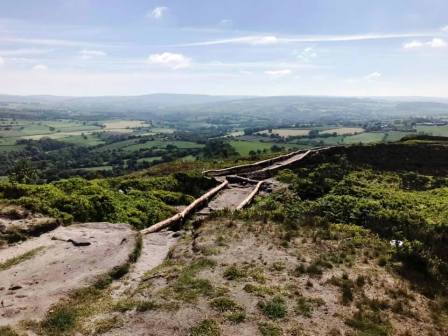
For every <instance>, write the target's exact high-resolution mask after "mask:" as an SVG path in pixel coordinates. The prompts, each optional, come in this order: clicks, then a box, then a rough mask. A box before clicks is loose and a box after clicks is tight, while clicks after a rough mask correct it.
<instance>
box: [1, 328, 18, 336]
mask: <svg viewBox="0 0 448 336" xmlns="http://www.w3.org/2000/svg"><path fill="white" fill-rule="evenodd" d="M0 335H1V336H19V334H17V333H16V332H15V331H14V330H12V329H11V328H10V327H0Z"/></svg>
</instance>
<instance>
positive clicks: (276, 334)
mask: <svg viewBox="0 0 448 336" xmlns="http://www.w3.org/2000/svg"><path fill="white" fill-rule="evenodd" d="M258 330H259V331H260V333H261V335H262V336H282V335H283V332H282V329H280V327H278V326H276V325H274V324H272V323H269V322H261V323H259V324H258Z"/></svg>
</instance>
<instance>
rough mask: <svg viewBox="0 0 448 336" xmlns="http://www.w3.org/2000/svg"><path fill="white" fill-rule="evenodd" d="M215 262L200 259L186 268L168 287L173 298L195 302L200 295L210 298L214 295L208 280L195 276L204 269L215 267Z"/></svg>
mask: <svg viewBox="0 0 448 336" xmlns="http://www.w3.org/2000/svg"><path fill="white" fill-rule="evenodd" d="M215 264H216V263H215V262H214V261H212V260H210V259H206V258H201V259H197V260H195V261H193V262H192V263H191V264H190V265H188V266H186V267H185V268H184V269H183V270H182V271H181V273H180V274H179V277H178V278H177V279H176V281H175V282H174V284H172V286H170V287H169V290H170V291H171V292H172V294H173V295H174V298H176V299H178V300H181V301H186V302H192V301H195V300H196V299H197V298H198V297H199V296H200V295H205V296H211V295H212V294H213V293H214V288H213V286H212V284H211V282H210V281H209V280H208V279H198V278H197V277H196V276H197V274H198V273H199V272H200V271H201V270H203V269H206V268H211V267H214V266H215Z"/></svg>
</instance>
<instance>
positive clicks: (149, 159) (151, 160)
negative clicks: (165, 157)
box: [137, 156, 162, 163]
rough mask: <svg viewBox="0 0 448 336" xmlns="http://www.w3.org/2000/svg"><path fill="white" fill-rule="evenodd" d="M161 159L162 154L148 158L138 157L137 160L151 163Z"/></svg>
mask: <svg viewBox="0 0 448 336" xmlns="http://www.w3.org/2000/svg"><path fill="white" fill-rule="evenodd" d="M161 159H162V157H161V156H153V157H147V158H141V159H138V160H137V162H149V163H151V162H154V161H157V160H161Z"/></svg>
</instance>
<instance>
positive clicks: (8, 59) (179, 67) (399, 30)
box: [0, 0, 448, 97]
mask: <svg viewBox="0 0 448 336" xmlns="http://www.w3.org/2000/svg"><path fill="white" fill-rule="evenodd" d="M156 92H170V93H203V94H232V95H234V94H241V95H339V96H410V95H413V96H417V95H418V96H443V97H447V96H448V1H446V0H418V1H417V0H376V1H372V0H369V1H365V0H337V1H336V0H307V1H305V0H277V1H274V0H256V1H255V0H220V1H215V0H175V1H174V0H173V1H170V0H160V1H152V0H146V1H144V0H133V1H130V0H127V1H126V0H39V1H35V0H15V1H9V0H8V1H1V2H0V93H7V94H54V95H72V96H73V95H90V96H91V95H134V94H147V93H156Z"/></svg>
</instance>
